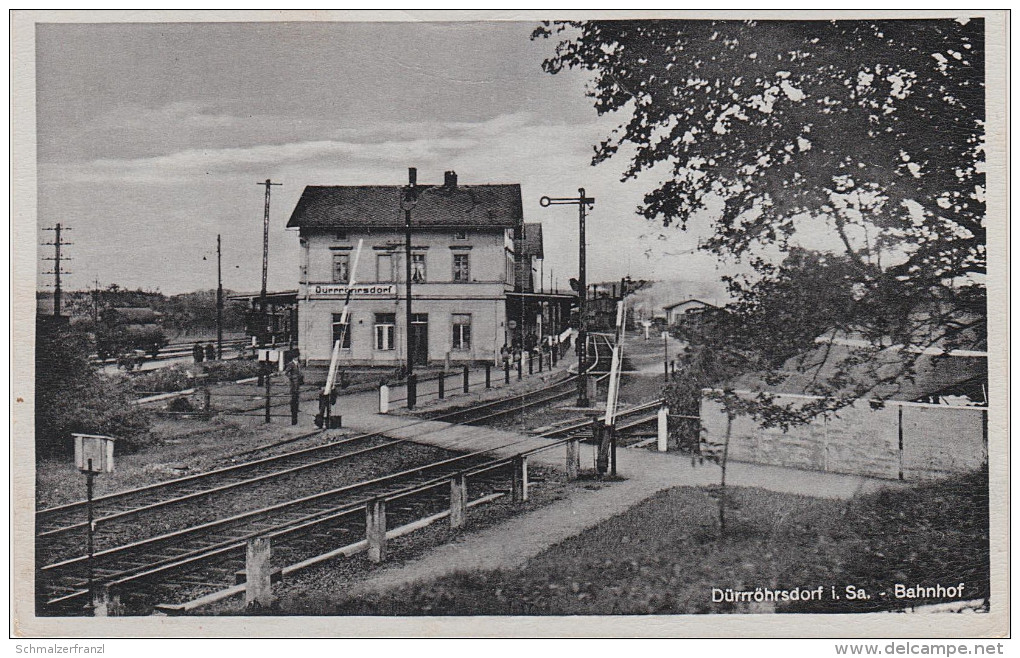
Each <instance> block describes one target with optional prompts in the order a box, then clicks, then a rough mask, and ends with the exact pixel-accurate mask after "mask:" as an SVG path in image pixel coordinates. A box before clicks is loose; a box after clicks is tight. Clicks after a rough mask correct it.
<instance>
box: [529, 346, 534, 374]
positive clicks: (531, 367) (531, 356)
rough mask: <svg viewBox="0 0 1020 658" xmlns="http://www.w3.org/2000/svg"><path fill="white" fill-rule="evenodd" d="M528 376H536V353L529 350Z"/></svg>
mask: <svg viewBox="0 0 1020 658" xmlns="http://www.w3.org/2000/svg"><path fill="white" fill-rule="evenodd" d="M528 374H529V375H534V374H535V353H534V352H532V351H531V350H528Z"/></svg>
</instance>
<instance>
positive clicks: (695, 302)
mask: <svg viewBox="0 0 1020 658" xmlns="http://www.w3.org/2000/svg"><path fill="white" fill-rule="evenodd" d="M706 308H715V305H713V304H709V303H708V302H703V301H701V300H700V299H685V300H684V301H682V302H677V303H676V304H670V305H669V306H663V307H662V310H663V311H665V312H666V324H667V325H669V326H670V327H673V326H676V325H678V324H680V323H681V322H682V321H686V320H689V319H691V317H692V316H694V315H697V314H700V313H702V312H704V310H705V309H706Z"/></svg>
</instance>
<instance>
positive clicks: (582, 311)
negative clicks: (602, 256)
mask: <svg viewBox="0 0 1020 658" xmlns="http://www.w3.org/2000/svg"><path fill="white" fill-rule="evenodd" d="M539 205H541V206H542V207H543V208H548V207H549V206H562V205H569V206H577V209H578V220H579V225H578V235H579V245H578V266H577V269H578V273H577V308H578V318H577V325H578V326H577V406H578V407H587V406H589V405H590V402H589V400H588V386H587V382H586V381H585V375H584V370H585V366H586V365H587V361H588V354H587V347H588V346H587V344H586V343H587V339H588V332H587V318H586V313H587V310H588V308H587V307H588V302H587V297H588V283H587V280H586V277H585V268H586V254H585V236H584V221H585V212H586V210H587V209H588V207H590V206H594V205H595V198H594V197H590V196H586V195H585V192H584V188H583V187H580V188H578V189H577V196H576V197H569V198H563V197H561V198H555V197H547V196H544V197H542V198H541V199H540V200H539Z"/></svg>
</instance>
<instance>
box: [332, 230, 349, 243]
mask: <svg viewBox="0 0 1020 658" xmlns="http://www.w3.org/2000/svg"><path fill="white" fill-rule="evenodd" d="M334 237H335V238H336V239H337V240H339V241H346V240H347V231H337V232H336V235H335V236H334Z"/></svg>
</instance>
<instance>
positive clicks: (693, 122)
mask: <svg viewBox="0 0 1020 658" xmlns="http://www.w3.org/2000/svg"><path fill="white" fill-rule="evenodd" d="M540 37H554V38H557V39H558V43H557V45H556V46H555V52H554V54H553V55H552V56H551V57H550V58H549V59H547V60H546V61H545V62H544V64H543V67H544V69H545V70H546V71H548V72H549V73H553V74H555V73H558V72H560V71H562V70H564V69H568V68H580V69H585V70H589V71H591V72H592V74H593V79H592V82H591V83H590V85H589V88H588V93H589V96H590V97H591V98H592V99H593V102H594V106H595V108H596V110H597V111H598V112H599V113H600V114H606V113H619V114H620V115H621V117H622V123H621V125H620V126H619V127H618V128H617V129H616V130H614V131H613V133H612V134H611V135H609V136H608V137H607V138H606V139H605V140H604V141H602V142H601V143H599V144H597V145H596V146H595V154H594V157H593V164H598V163H601V162H603V161H605V160H608V159H610V158H613V157H615V156H618V155H619V156H621V157H622V156H623V154H627V157H629V166H628V167H627V169H626V171H625V174H624V180H625V181H626V180H629V179H637V178H638V177H639V176H641V175H642V174H643V173H645V172H651V173H653V174H658V175H662V176H664V178H663V179H662V180H661V182H659V183H658V184H657V186H656V187H654V189H651V190H650V191H648V192H647V193H646V195H645V197H644V203H643V204H642V205H641V206H640V208H639V209H638V212H639V213H641V214H642V215H644V216H645V217H647V218H648V219H650V220H653V221H657V222H662V223H663V224H664V225H666V226H669V225H671V224H675V225H679V226H680V227H681V228H687V225H688V221H689V220H690V219H691V217H692V215H694V214H695V213H698V212H699V211H707V212H708V213H709V215H710V216H712V217H713V219H712V223H713V225H712V228H713V231H712V236H711V237H710V239H709V240H708V241H707V242H706V243H704V245H703V246H704V248H706V249H709V250H711V251H714V252H715V253H717V254H719V255H720V256H726V257H731V258H736V259H742V260H744V261H745V262H747V263H749V264H750V265H751V266H752V270H753V272H752V273H751V274H748V275H742V276H734V277H731V278H730V279H729V282H730V286H731V291H732V293H733V296H734V298H735V299H736V302H735V303H734V304H732V305H730V306H729V307H728V309H727V310H728V311H729V314H728V315H717V316H716V317H715V318H714V320H715V321H716V322H715V324H714V325H712V326H710V329H711V330H710V331H702V332H701V333H700V335H699V336H696V337H695V338H696V339H698V340H700V341H701V344H702V345H704V346H706V347H710V348H711V349H714V350H722V351H727V352H729V353H731V355H732V357H733V358H737V360H742V361H743V366H744V367H745V368H758V369H764V370H765V371H773V372H775V371H776V369H777V368H779V367H781V366H782V365H783V363H784V361H786V360H787V359H788V358H789V357H790V356H791V355H793V354H796V353H798V352H799V351H803V350H806V349H810V348H811V347H812V346H813V345H814V341H815V340H816V338H818V337H819V336H821V335H823V334H826V333H828V334H829V335H830V336H831V337H833V338H839V337H843V338H845V337H853V338H855V339H861V341H862V342H863V343H865V344H870V345H873V346H874V347H873V348H872V350H871V351H872V352H874V351H876V350H881V349H882V348H883V347H886V346H888V345H889V344H890V343H899V344H905V345H908V346H917V347H922V348H926V347H933V346H934V347H936V348H937V349H942V350H951V349H954V348H961V347H970V348H977V349H983V347H984V341H985V334H986V331H985V317H986V311H985V305H986V297H985V288H984V280H983V277H984V274H985V269H986V262H985V198H984V194H985V174H984V139H985V135H984V113H985V107H984V93H985V89H984V67H985V63H984V59H985V58H984V24H983V21H982V20H980V19H974V20H969V21H967V20H960V21H954V20H885V21H857V20H840V21H674V20H662V21H591V22H584V23H574V22H570V23H557V24H555V25H549V24H543V25H542V26H540V27H539V28H537V29H536V30H535V33H534V35H533V38H540ZM644 179H645V177H641V178H640V180H642V181H643V180H644ZM695 342H697V340H696V341H695ZM862 349H864V350H865V351H867V349H868V348H862ZM911 353H916V351H914V352H911V351H910V350H905V351H904V354H911ZM738 357H739V358H738ZM854 359H855V360H856V361H857V362H860V363H862V362H865V361H867V356H862V355H860V354H858V355H856V356H855V357H854ZM911 367H912V363H911V358H909V357H908V358H906V359H904V362H903V367H902V368H901V370H900V371H899V372H898V373H895V374H893V373H889V372H887V373H885V374H883V375H881V376H882V377H889V376H904V375H908V376H909V371H910V368H911ZM844 370H846V369H844ZM843 374H845V372H844V373H843ZM874 376H875V377H878V376H879V375H878V374H877V373H874ZM842 383H845V382H842ZM815 384H817V386H816V387H815V389H816V390H815V392H817V393H821V394H823V395H829V396H830V397H831V396H832V394H833V393H834V392H835V391H836V389H837V388H842V389H843V390H844V392H845V391H846V387H845V386H840V385H839V384H835V383H834V384H833V385H832V386H831V387H829V388H828V389H826V388H825V386H824V385H823V383H822V382H815ZM854 394H855V395H856V394H863V392H862V391H855V393H854ZM843 402H845V400H844V401H843ZM832 406H833V405H831V404H830V405H828V408H832Z"/></svg>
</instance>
